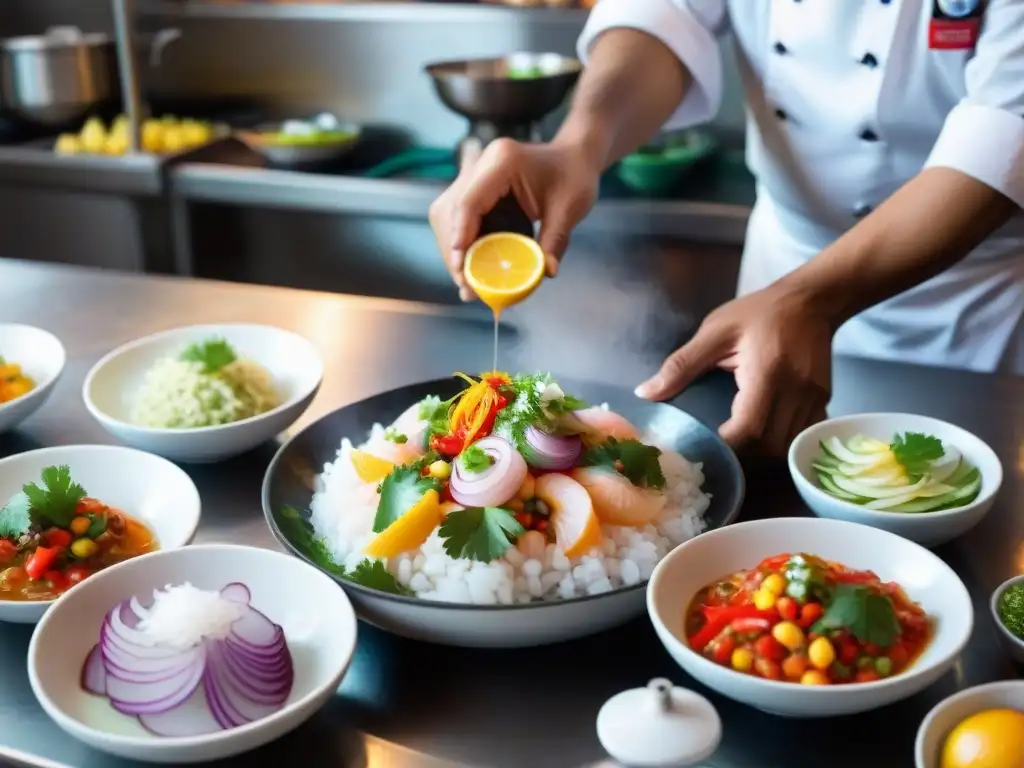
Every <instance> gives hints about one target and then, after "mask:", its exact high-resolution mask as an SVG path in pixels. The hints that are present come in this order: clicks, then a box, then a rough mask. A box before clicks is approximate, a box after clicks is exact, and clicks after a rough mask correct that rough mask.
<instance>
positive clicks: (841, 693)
mask: <svg viewBox="0 0 1024 768" xmlns="http://www.w3.org/2000/svg"><path fill="white" fill-rule="evenodd" d="M782 552H804V553H807V554H812V555H819V556H821V557H824V558H825V559H828V560H835V561H837V562H840V563H843V564H844V565H847V566H849V567H851V568H857V569H864V570H871V571H874V572H875V573H877V574H878V575H879V577H881V578H882V579H883V580H885V581H896V582H898V583H899V584H901V585H902V586H903V587H904V588H905V589H906V591H907V593H908V594H909V595H910V598H911V599H912V600H915V601H917V602H919V603H920V604H921V605H922V606H923V607H924V609H925V610H926V611H927V612H928V614H929V615H930V616H931V617H932V618H933V619H934V620H935V626H936V629H935V637H934V639H933V640H932V642H931V643H930V644H929V645H928V647H927V648H926V649H925V651H924V653H923V654H922V655H921V657H920V658H919V659H918V660H917V661H916V662H915V663H914V664H913V665H912V666H911V667H910V668H909V669H908V670H906V671H905V672H903V673H902V674H899V675H894V676H893V677H890V678H886V679H883V680H879V681H877V682H873V683H853V684H847V685H831V686H820V687H818V686H809V685H798V684H796V683H785V682H775V681H771V680H765V679H763V678H760V677H754V676H752V675H747V674H743V673H740V672H735V671H733V670H731V669H728V668H726V667H723V666H720V665H718V664H715V663H714V662H712V661H710V660H709V659H706V658H704V656H702V655H701V654H699V653H697V652H695V651H693V650H691V649H690V647H689V645H688V644H687V642H686V640H685V634H684V618H685V613H686V609H687V607H688V605H689V603H690V601H691V600H692V599H693V597H694V595H696V594H697V592H698V591H700V590H701V589H702V588H704V587H706V586H707V585H708V584H710V583H712V582H713V581H715V580H716V579H719V578H721V577H723V576H726V575H728V574H730V573H733V572H735V571H738V570H744V569H748V568H752V567H754V566H755V565H757V564H758V563H759V562H761V560H763V559H764V558H766V557H770V556H772V555H777V554H780V553H782ZM647 611H648V613H649V614H650V616H651V621H652V622H653V623H654V628H655V630H656V631H657V633H658V637H659V638H660V639H661V642H662V644H664V646H665V648H666V649H667V650H668V652H669V653H670V654H671V655H672V658H674V659H675V660H676V662H677V663H678V664H679V666H681V667H682V668H683V669H684V670H686V672H688V673H689V674H690V675H692V676H693V677H695V678H696V679H697V680H699V681H700V682H702V683H703V684H704V685H706V686H708V687H709V688H712V689H714V690H716V691H718V692H719V693H721V694H722V695H723V696H728V697H729V698H731V699H736V700H737V701H741V702H743V703H744V704H749V705H750V706H752V707H756V708H758V709H761V710H763V711H765V712H769V713H772V714H777V715H783V716H786V717H830V716H835V715H849V714H853V713H855V712H865V711H867V710H869V709H876V708H878V707H882V706H885V705H886V704H891V703H893V702H895V701H899V700H901V699H905V698H907V697H908V696H912V695H913V694H915V693H917V692H918V691H921V690H923V689H924V688H927V687H928V686H929V685H931V684H932V683H934V682H935V681H936V680H938V679H939V678H940V677H942V675H944V674H945V673H946V672H947V671H948V670H949V669H950V668H951V667H952V666H953V664H954V663H955V662H956V659H957V656H959V654H960V652H961V651H962V650H963V648H964V646H965V645H966V644H967V640H968V639H969V638H970V636H971V628H972V627H973V625H974V611H973V609H972V608H971V597H970V595H969V594H968V593H967V588H966V587H965V586H964V585H963V582H961V581H960V579H959V577H957V575H956V574H955V573H954V572H953V570H952V569H951V568H950V567H949V566H948V565H946V564H945V563H944V562H942V560H940V559H939V558H938V557H936V556H935V555H933V554H932V553H931V552H929V551H928V550H927V549H924V548H923V547H921V546H919V545H917V544H914V543H913V542H911V541H907V540H906V539H903V538H900V537H899V536H894V535H893V534H891V533H887V532H886V531H881V530H879V529H877V528H870V527H868V526H866V525H856V524H854V523H845V522H842V521H839V520H819V519H816V518H812V517H794V518H776V519H772V520H756V521H753V522H748V523H739V524H737V525H730V526H727V527H725V528H720V529H718V530H716V531H711V532H709V533H705V534H704V535H702V536H698V537H697V538H695V539H691V540H690V541H688V542H686V543H685V544H682V545H681V546H679V547H678V548H676V549H675V550H674V551H673V552H671V553H669V555H668V557H666V558H665V559H664V560H662V561H661V563H660V564H659V565H658V567H657V568H655V570H654V574H653V575H652V576H651V581H650V585H649V586H648V588H647Z"/></svg>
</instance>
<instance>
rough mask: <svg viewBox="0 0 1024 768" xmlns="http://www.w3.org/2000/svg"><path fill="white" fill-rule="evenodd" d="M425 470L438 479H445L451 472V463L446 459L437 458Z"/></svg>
mask: <svg viewBox="0 0 1024 768" xmlns="http://www.w3.org/2000/svg"><path fill="white" fill-rule="evenodd" d="M427 472H428V473H429V474H430V476H431V477H433V478H436V479H438V480H447V479H448V478H449V477H451V474H452V465H451V464H449V463H448V462H447V461H442V460H441V459H438V460H437V461H435V462H434V463H433V464H431V465H430V467H428V468H427Z"/></svg>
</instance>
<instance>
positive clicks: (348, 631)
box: [28, 544, 356, 765]
mask: <svg viewBox="0 0 1024 768" xmlns="http://www.w3.org/2000/svg"><path fill="white" fill-rule="evenodd" d="M185 581H188V582H191V583H192V584H193V585H195V586H196V587H199V588H200V589H220V588H222V587H224V586H225V585H227V584H230V583H231V582H235V581H238V582H242V583H243V584H245V585H246V586H247V587H248V588H249V591H250V592H251V593H252V600H251V603H250V604H251V605H252V606H253V607H254V608H256V609H257V610H258V611H261V612H262V613H263V614H264V615H266V616H267V618H269V619H270V620H271V621H273V622H275V623H277V624H280V625H281V626H282V627H283V628H284V632H285V637H286V638H287V640H288V645H289V648H290V650H291V653H292V660H293V662H294V666H295V682H294V686H293V688H292V693H291V696H290V697H289V699H288V701H287V702H286V703H285V706H284V708H283V709H281V710H280V711H279V712H276V713H275V714H273V715H271V716H270V717H267V718H264V719H263V720H258V721H256V722H253V723H249V724H248V725H244V726H242V727H239V728H233V729H231V730H227V731H220V732H218V733H214V734H207V735H205V736H192V737H175V738H162V737H159V736H154V735H152V734H151V733H149V732H148V731H146V730H145V729H144V728H143V727H142V726H141V725H140V724H139V723H138V721H137V720H136V719H135V718H131V717H128V716H126V715H122V714H120V713H118V712H116V711H115V710H114V709H113V708H112V707H111V706H110V704H109V703H108V702H107V700H106V699H104V698H102V697H99V696H94V695H92V694H90V693H86V692H85V691H84V690H83V689H82V687H81V685H80V683H79V679H80V674H81V668H82V663H83V662H84V660H85V657H86V655H87V654H88V653H89V650H90V649H91V648H92V646H93V645H94V644H95V643H96V641H97V638H98V637H99V631H100V625H101V624H102V622H103V617H104V615H105V614H106V612H107V611H109V610H110V609H111V608H112V607H113V606H114V605H116V604H117V603H118V602H120V601H122V600H124V599H126V598H129V597H132V596H135V597H138V598H140V599H142V600H149V599H151V596H152V593H153V590H154V589H161V588H163V587H165V586H166V585H168V584H180V583H182V582H185ZM355 647H356V617H355V613H354V612H353V610H352V606H351V604H350V603H349V601H348V598H347V597H345V593H344V591H343V590H342V589H341V588H340V587H338V585H337V584H335V583H334V581H332V580H331V579H330V578H329V577H328V576H325V575H324V574H322V573H320V572H319V571H318V570H316V569H315V568H312V567H310V566H308V565H306V564H305V563H303V562H302V561H301V560H297V559H296V558H293V557H291V556H289V555H285V554H282V553H279V552H275V551H273V550H269V549H257V548H253V547H238V546H232V545H221V544H216V545H201V546H196V547H186V548H184V549H178V550H173V551H165V552H156V553H154V554H152V555H148V556H146V557H142V558H137V559H135V560H129V561H127V562H125V563H121V564H120V565H116V566H114V567H113V568H110V569H108V570H106V571H101V572H100V573H98V574H96V576H94V577H92V578H89V579H87V580H86V581H84V582H82V584H81V585H79V586H78V587H75V588H74V589H73V590H71V591H70V592H68V593H67V594H65V595H64V596H62V597H61V598H60V599H59V600H58V601H57V602H56V604H55V605H54V607H53V610H52V611H50V612H49V613H48V614H47V615H46V616H45V617H44V619H43V620H42V621H41V622H40V623H39V626H38V627H36V631H35V634H33V636H32V642H31V643H30V644H29V648H28V673H29V682H30V683H31V685H32V691H33V693H35V695H36V698H37V699H39V703H40V704H41V705H42V707H43V709H44V710H45V711H46V713H47V714H48V715H49V716H50V717H52V718H53V720H54V721H55V722H56V723H57V725H59V726H60V727H61V728H62V729H64V730H65V731H67V732H68V733H69V734H71V735H72V736H74V737H75V738H77V739H81V740H82V741H84V742H85V743H86V744H88V745H90V746H92V747H95V748H96V749H100V750H103V751H105V752H110V753H112V754H115V755H119V756H121V757H126V758H130V759H134V760H146V761H149V762H157V763H172V764H178V765H181V764H183V763H194V762H205V761H209V760H217V759H220V758H224V757H228V756H230V755H235V754H238V753H240V752H245V751H247V750H250V749H254V748H255V747H258V746H260V745H262V744H266V743H267V742H270V741H273V740H274V739H276V738H278V737H280V736H282V735H284V734H285V733H288V732H289V731H291V730H293V729H294V728H296V727H297V726H298V725H300V724H301V723H303V722H304V721H305V720H307V719H308V718H309V717H310V716H312V715H313V714H314V713H315V712H316V711H317V710H318V709H319V708H320V707H321V706H323V704H324V703H326V702H327V700H328V699H330V698H331V696H333V695H334V694H335V692H336V691H337V689H338V685H339V683H340V682H341V678H342V677H343V676H344V674H345V671H346V670H347V669H348V665H349V663H350V662H351V660H352V655H353V653H354V652H355Z"/></svg>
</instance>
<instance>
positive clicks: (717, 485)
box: [263, 378, 745, 610]
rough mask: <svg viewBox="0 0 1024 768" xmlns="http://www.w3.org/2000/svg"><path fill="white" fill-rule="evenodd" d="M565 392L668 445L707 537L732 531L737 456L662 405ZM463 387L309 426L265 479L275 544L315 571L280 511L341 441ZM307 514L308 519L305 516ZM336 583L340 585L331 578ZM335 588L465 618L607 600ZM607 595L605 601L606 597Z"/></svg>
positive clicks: (579, 385)
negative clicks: (694, 481) (507, 599)
mask: <svg viewBox="0 0 1024 768" xmlns="http://www.w3.org/2000/svg"><path fill="white" fill-rule="evenodd" d="M559 383H560V384H561V385H562V387H563V388H564V389H565V391H567V392H571V393H572V394H574V395H576V396H577V397H581V398H583V399H584V400H586V401H587V402H589V403H595V404H597V403H608V406H609V407H610V408H611V409H612V410H614V411H617V412H618V413H620V414H622V415H623V416H625V417H626V418H627V419H629V421H631V422H632V423H633V424H634V425H636V427H637V428H638V429H639V430H640V431H641V433H643V432H646V431H657V433H658V434H659V435H660V436H661V437H662V439H663V440H664V442H665V444H667V445H671V446H672V447H673V448H675V450H677V451H679V452H680V453H681V454H683V456H685V457H686V458H687V459H689V460H690V461H691V462H695V463H696V462H700V463H702V464H703V465H704V475H705V483H704V486H703V488H704V491H705V492H706V493H710V494H711V506H710V508H709V509H708V510H707V512H705V514H704V519H705V521H706V522H707V527H708V530H710V529H713V528H721V527H722V526H724V525H728V524H729V523H731V522H732V521H733V520H734V519H735V517H736V515H737V514H739V511H740V505H741V504H742V503H743V494H744V490H745V482H744V479H743V470H742V469H741V468H740V463H739V461H738V460H737V459H736V455H735V454H734V453H733V452H732V450H731V449H730V448H729V446H727V445H726V444H725V443H724V442H722V439H721V438H720V437H719V436H718V435H717V434H716V433H715V432H714V431H713V430H711V429H709V428H708V427H706V426H705V425H704V424H702V423H701V422H699V421H697V419H695V418H694V417H693V416H691V415H690V414H688V413H684V412H683V411H681V410H679V409H678V408H675V407H674V406H671V405H666V404H664V403H651V402H648V401H646V400H641V399H639V398H638V397H636V396H635V395H634V394H633V393H632V392H630V391H628V390H625V389H622V388H620V387H614V386H610V385H607V384H598V383H594V382H574V381H571V380H567V379H559ZM464 387H465V383H464V382H462V381H460V380H458V379H454V378H452V379H440V380H437V381H426V382H423V383H420V384H411V385H409V386H405V387H400V388H399V389H393V390H391V391H390V392H384V393H383V394H380V395H375V396H374V397H369V398H367V399H365V400H361V401H359V402H357V403H352V404H351V405H346V406H344V407H342V408H339V409H338V410H336V411H334V412H333V413H329V414H327V415H326V416H324V417H323V418H321V419H319V420H318V421H316V422H314V423H313V424H310V425H309V426H308V427H306V428H305V429H303V430H302V431H301V432H299V433H298V434H296V435H295V436H294V437H292V438H291V439H290V440H289V441H288V442H287V443H285V444H284V445H283V446H281V449H280V450H279V451H278V452H277V455H275V456H274V459H273V460H272V461H271V462H270V466H269V467H267V474H266V476H265V477H264V478H263V514H264V515H266V518H267V523H268V524H269V525H270V530H271V532H272V533H273V534H274V537H275V538H276V539H277V540H278V541H279V542H281V544H282V545H283V546H284V547H285V549H287V550H288V551H289V552H291V553H292V554H293V555H295V556H296V557H299V558H302V559H303V560H305V561H306V562H308V563H310V564H311V565H313V566H316V567H319V566H317V564H316V563H315V562H312V561H311V560H310V559H309V558H308V557H306V556H305V555H304V554H303V553H302V551H300V549H299V548H298V547H296V546H295V544H294V543H293V542H291V541H290V540H289V539H288V537H287V536H286V535H285V534H284V532H283V531H282V529H281V518H280V514H281V511H282V510H283V509H284V508H285V507H292V508H295V509H299V510H308V509H309V503H310V501H311V499H312V497H313V488H314V481H315V478H316V476H317V475H318V474H319V473H320V472H321V471H323V467H324V465H325V464H327V463H329V462H332V461H334V459H335V458H336V456H337V453H338V447H339V446H340V444H341V440H342V438H343V437H347V438H349V439H350V440H351V441H352V442H353V443H354V444H356V445H358V444H359V443H361V442H363V440H364V439H365V437H366V435H368V434H369V432H370V429H371V427H373V425H374V424H384V425H387V424H390V423H391V422H393V421H394V420H395V419H397V418H398V417H399V416H400V415H401V414H402V413H403V412H404V411H405V410H406V409H408V408H409V406H411V405H412V404H413V403H416V402H419V401H420V400H423V398H425V397H427V396H428V395H438V396H440V397H441V398H442V399H446V398H448V397H451V396H452V395H454V394H455V393H456V392H458V391H459V390H460V389H462V388H464ZM306 514H308V512H307V513H306ZM329 575H332V576H334V574H329ZM335 578H336V579H337V577H335ZM337 581H338V582H339V583H340V584H341V585H342V586H344V587H345V589H347V590H354V591H355V592H357V593H362V595H366V596H373V597H374V598H378V599H380V598H387V599H389V600H396V601H399V602H414V603H416V604H417V605H424V604H428V605H429V604H433V605H437V606H439V607H444V608H447V609H463V610H515V609H517V608H533V609H536V608H538V607H544V606H555V605H560V604H564V603H566V602H579V601H583V600H595V599H598V598H600V597H603V596H605V595H593V596H586V597H575V598H570V599H569V600H556V601H551V602H544V603H527V604H517V605H500V606H489V605H461V604H458V605H457V604H453V603H444V602H437V601H431V600H423V599H420V598H417V597H405V596H401V595H392V594H389V593H386V592H380V591H378V590H375V589H369V588H367V587H364V586H362V585H360V584H354V583H352V582H350V581H346V580H344V579H337ZM645 587H646V582H641V583H640V584H636V585H634V586H631V587H625V588H623V589H619V590H616V594H618V593H620V592H624V591H628V590H634V589H644V588H645ZM606 594H607V593H606Z"/></svg>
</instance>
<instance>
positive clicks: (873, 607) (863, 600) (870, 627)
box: [812, 584, 900, 648]
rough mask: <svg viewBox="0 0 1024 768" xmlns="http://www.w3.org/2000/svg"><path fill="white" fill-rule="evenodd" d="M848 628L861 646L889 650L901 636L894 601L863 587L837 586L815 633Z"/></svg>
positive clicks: (814, 627)
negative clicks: (866, 645)
mask: <svg viewBox="0 0 1024 768" xmlns="http://www.w3.org/2000/svg"><path fill="white" fill-rule="evenodd" d="M833 629H847V630H849V631H850V633H851V634H852V635H853V636H854V637H856V638H857V639H858V640H860V641H861V642H862V643H872V644H874V645H877V646H880V647H882V648H888V647H889V646H891V645H892V644H893V643H894V642H896V638H898V637H899V634H900V623H899V620H898V619H897V618H896V609H895V608H894V607H893V604H892V600H890V599H889V598H888V597H886V596H885V595H882V594H879V593H878V592H875V591H873V590H871V589H869V588H868V587H865V586H863V585H860V584H838V585H837V586H836V590H835V593H834V594H833V596H832V601H831V602H830V603H829V604H828V607H827V608H826V609H825V614H824V615H823V616H822V617H821V618H820V619H818V621H817V622H815V624H814V626H813V627H812V631H814V632H819V633H821V632H827V631H829V630H833Z"/></svg>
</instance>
